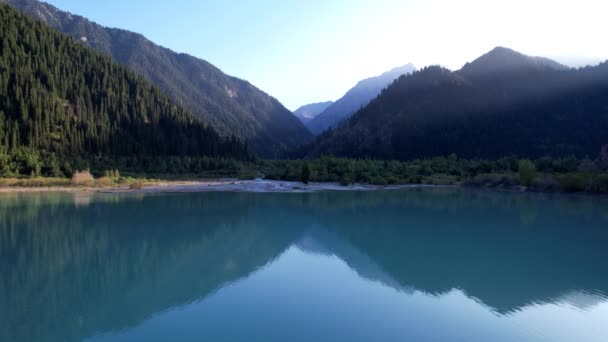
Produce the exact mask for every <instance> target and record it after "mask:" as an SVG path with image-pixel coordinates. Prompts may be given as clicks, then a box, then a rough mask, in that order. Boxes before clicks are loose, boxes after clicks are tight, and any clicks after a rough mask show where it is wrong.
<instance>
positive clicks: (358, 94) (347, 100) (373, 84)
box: [306, 64, 416, 135]
mask: <svg viewBox="0 0 608 342" xmlns="http://www.w3.org/2000/svg"><path fill="white" fill-rule="evenodd" d="M415 70H416V67H414V66H413V65H412V64H407V65H404V66H401V67H398V68H394V69H392V70H390V71H387V72H385V73H383V74H382V75H380V76H377V77H371V78H368V79H365V80H362V81H360V82H359V83H357V85H355V86H354V87H353V88H352V89H351V90H349V91H348V92H347V93H346V94H345V95H344V96H343V97H342V98H340V99H339V100H337V101H336V102H335V103H333V104H332V105H331V106H329V107H328V108H327V109H326V110H325V111H323V112H322V113H321V114H319V115H317V116H316V117H315V118H314V119H313V120H311V121H309V122H308V123H307V124H306V127H308V128H309V129H310V131H311V132H312V133H313V134H315V135H318V134H321V133H322V132H324V131H325V130H327V129H328V128H333V127H335V126H336V125H337V124H338V123H339V122H340V121H342V120H344V119H346V118H348V117H350V116H351V115H352V114H353V113H354V112H356V111H357V110H359V109H361V107H363V106H365V105H367V104H368V103H369V101H371V100H372V99H374V98H375V97H376V96H378V94H380V91H381V90H382V89H383V88H386V87H387V86H388V85H389V84H391V83H392V82H393V81H394V80H395V79H397V78H398V77H399V76H401V75H405V74H409V73H412V72H414V71H415Z"/></svg>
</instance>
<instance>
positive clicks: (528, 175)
mask: <svg viewBox="0 0 608 342" xmlns="http://www.w3.org/2000/svg"><path fill="white" fill-rule="evenodd" d="M537 175H538V173H537V171H536V166H534V163H532V162H531V161H530V160H528V159H523V160H520V161H519V182H520V183H521V184H522V185H524V186H530V184H532V181H533V180H534V179H535V178H536V177H537Z"/></svg>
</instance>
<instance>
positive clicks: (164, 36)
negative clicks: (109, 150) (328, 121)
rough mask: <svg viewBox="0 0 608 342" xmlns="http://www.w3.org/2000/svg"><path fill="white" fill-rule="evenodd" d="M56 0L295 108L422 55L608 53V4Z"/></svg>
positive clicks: (438, 58) (571, 60) (442, 60)
mask: <svg viewBox="0 0 608 342" xmlns="http://www.w3.org/2000/svg"><path fill="white" fill-rule="evenodd" d="M46 1H48V2H49V3H52V4H53V5H55V6H57V7H59V8H60V9H62V10H67V11H69V12H72V13H75V14H80V15H83V16H85V17H88V18H89V19H91V20H93V21H95V22H97V23H99V24H102V25H105V26H110V27H119V28H124V29H128V30H131V31H136V32H139V33H142V34H144V35H145V36H146V37H148V38H149V39H150V40H152V41H154V42H156V43H158V44H160V45H163V46H165V47H168V48H170V49H172V50H175V51H178V52H186V53H189V54H191V55H194V56H196V57H200V58H203V59H205V60H207V61H209V62H211V63H212V64H214V65H215V66H217V67H219V68H220V69H222V70H223V71H224V72H226V73H228V74H230V75H233V76H237V77H240V78H243V79H246V80H248V81H250V82H251V83H253V84H254V85H256V86H257V87H259V88H261V89H262V90H264V91H266V92H268V93H269V94H271V95H273V96H275V97H276V98H278V99H279V100H280V101H281V102H282V103H283V104H284V105H285V106H287V107H288V108H289V109H291V110H294V109H296V108H297V107H299V106H300V105H303V104H306V103H310V102H319V101H325V100H336V99H338V98H339V97H341V96H342V95H343V94H344V93H345V92H346V91H347V90H348V89H349V88H351V87H352V86H353V85H354V84H355V83H356V82H357V81H359V80H361V79H363V78H366V77H370V76H375V75H377V74H381V73H382V72H384V71H387V70H389V69H391V68H393V67H396V66H400V65H403V64H407V63H410V62H411V63H413V64H414V65H416V66H417V67H421V66H425V65H430V64H441V65H443V66H446V67H448V68H450V69H458V68H460V67H461V66H462V65H463V64H464V63H465V62H467V61H471V60H472V59H474V58H475V57H478V56H479V55H481V54H483V53H485V52H487V51H489V50H491V49H492V48H493V47H495V46H498V45H500V46H506V47H510V48H513V49H515V50H518V51H520V52H523V53H525V54H529V55H542V56H547V57H551V58H554V59H557V60H558V61H561V62H564V63H568V64H581V63H589V62H594V63H595V62H597V61H599V60H605V59H608V44H607V43H606V39H607V38H606V34H607V33H608V17H607V16H606V13H608V1H606V0H577V1H572V0H568V1H555V0H553V1H550V0H500V1H493V0H458V1H439V0H299V1H296V0H249V1H247V0H240V1H238V0H233V1H225V0H172V1H157V0H128V1H126V0H104V1H83V0H46Z"/></svg>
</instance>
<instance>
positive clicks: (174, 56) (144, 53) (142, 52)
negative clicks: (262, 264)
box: [0, 0, 312, 157]
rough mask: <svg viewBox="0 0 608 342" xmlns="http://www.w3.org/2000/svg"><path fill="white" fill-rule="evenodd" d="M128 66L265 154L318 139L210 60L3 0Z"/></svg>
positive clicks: (44, 7) (37, 5)
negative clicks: (314, 138) (179, 52)
mask: <svg viewBox="0 0 608 342" xmlns="http://www.w3.org/2000/svg"><path fill="white" fill-rule="evenodd" d="M0 2H6V3H8V4H10V5H12V6H14V7H15V8H17V9H19V10H20V11H22V12H24V13H27V14H29V15H32V16H33V17H34V18H36V19H37V20H40V21H42V22H44V23H47V24H48V25H50V26H51V27H53V28H55V29H57V30H59V31H61V32H64V33H66V34H69V35H71V36H73V37H74V38H75V39H77V40H78V41H80V42H81V43H83V44H84V45H87V46H90V47H92V48H94V49H96V50H98V51H100V52H103V53H105V54H107V55H109V56H112V58H114V60H116V61H117V62H119V63H120V64H123V65H125V66H128V67H129V68H130V69H131V70H133V71H135V72H136V73H138V74H140V75H142V76H144V77H145V78H146V79H148V80H149V81H151V82H152V83H154V84H155V85H157V86H158V87H159V88H160V89H161V90H162V91H163V92H164V93H165V94H167V95H169V96H170V97H171V98H173V99H174V100H175V101H176V102H177V103H178V104H180V105H182V106H183V107H184V108H185V109H187V110H188V111H190V112H191V113H192V114H193V115H195V116H197V117H199V118H201V119H203V120H204V122H207V123H209V124H210V125H211V126H213V127H214V128H216V130H218V132H219V133H220V134H222V135H225V136H230V135H235V136H237V137H239V138H241V139H243V140H247V142H248V143H249V147H250V149H252V150H253V151H255V152H256V153H258V154H260V155H261V156H264V157H274V156H277V155H279V154H281V153H282V152H283V151H285V150H287V149H290V148H293V147H295V146H297V145H299V144H302V143H306V142H308V141H310V139H312V136H311V134H310V133H309V132H308V130H307V129H306V127H304V125H303V124H302V123H301V122H300V121H299V120H298V119H297V118H296V117H295V116H294V115H293V114H292V113H291V112H290V111H289V110H287V109H286V108H285V107H284V106H283V105H281V103H279V101H277V100H276V99H274V98H273V97H271V96H269V95H268V94H266V93H264V92H263V91H261V90H259V89H257V88H256V87H254V86H253V85H251V84H250V83H249V82H247V81H244V80H241V79H238V78H235V77H231V76H228V75H226V74H224V73H223V72H222V71H221V70H219V69H218V68H216V67H214V66H213V65H211V64H210V63H208V62H206V61H204V60H201V59H198V58H195V57H192V56H189V55H186V54H178V53H176V52H173V51H171V50H169V49H166V48H163V47H161V46H159V45H156V44H154V43H153V42H151V41H149V40H148V39H146V38H145V37H144V36H142V35H140V34H137V33H133V32H129V31H125V30H120V29H113V28H106V27H103V26H101V25H98V24H96V23H93V22H91V21H89V20H87V19H86V18H83V17H80V16H77V15H72V14H70V13H67V12H63V11H60V10H59V9H57V8H55V7H53V6H51V5H49V4H47V3H44V2H40V1H37V0H0Z"/></svg>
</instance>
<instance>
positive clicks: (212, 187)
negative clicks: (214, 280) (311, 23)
mask: <svg viewBox="0 0 608 342" xmlns="http://www.w3.org/2000/svg"><path fill="white" fill-rule="evenodd" d="M438 187H441V188H460V189H475V190H484V191H499V192H513V193H545V194H583V195H590V196H602V195H606V194H603V193H593V192H585V191H583V192H565V191H536V190H533V189H530V188H525V187H523V186H513V187H500V186H499V187H486V186H475V185H470V184H464V183H458V184H444V185H438V184H395V185H374V184H351V185H347V186H343V185H340V184H339V183H331V182H310V183H309V184H304V183H301V182H295V181H277V180H264V179H256V180H237V179H230V178H223V179H216V180H213V179H208V180H190V181H159V182H153V183H150V184H147V185H144V186H143V188H141V189H133V188H130V187H129V186H115V187H102V186H97V187H96V186H88V187H78V186H39V187H27V186H13V187H9V186H4V187H0V194H4V193H47V192H63V193H100V194H155V193H197V192H243V193H313V192H322V191H383V190H384V191H387V190H401V189H416V188H438Z"/></svg>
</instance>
